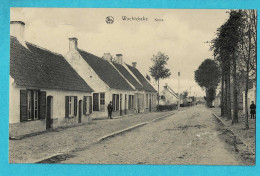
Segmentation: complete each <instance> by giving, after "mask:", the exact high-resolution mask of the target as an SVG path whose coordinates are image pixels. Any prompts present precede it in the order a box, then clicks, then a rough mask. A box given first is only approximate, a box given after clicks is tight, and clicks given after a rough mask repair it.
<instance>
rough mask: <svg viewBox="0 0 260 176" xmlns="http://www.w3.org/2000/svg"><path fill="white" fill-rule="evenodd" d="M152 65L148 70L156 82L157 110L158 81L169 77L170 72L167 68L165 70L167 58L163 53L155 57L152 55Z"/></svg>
mask: <svg viewBox="0 0 260 176" xmlns="http://www.w3.org/2000/svg"><path fill="white" fill-rule="evenodd" d="M151 60H152V62H153V65H152V67H150V68H149V71H150V73H151V76H152V77H153V78H154V79H155V81H157V83H158V97H157V98H158V108H159V100H160V99H159V97H160V95H159V93H160V92H159V86H160V79H165V78H168V77H170V76H171V72H170V70H169V69H168V68H166V65H167V62H168V60H169V57H168V56H167V55H165V54H164V53H161V52H158V53H157V55H153V57H152V59H151Z"/></svg>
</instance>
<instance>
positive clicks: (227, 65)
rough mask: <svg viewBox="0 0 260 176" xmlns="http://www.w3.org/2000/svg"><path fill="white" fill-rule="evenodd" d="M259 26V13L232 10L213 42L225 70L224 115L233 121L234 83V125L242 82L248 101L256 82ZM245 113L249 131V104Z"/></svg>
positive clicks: (223, 71)
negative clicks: (231, 83) (250, 89)
mask: <svg viewBox="0 0 260 176" xmlns="http://www.w3.org/2000/svg"><path fill="white" fill-rule="evenodd" d="M256 22H257V13H256V10H231V11H230V12H229V18H228V20H227V21H226V22H225V23H224V24H223V25H222V26H221V27H220V28H218V30H217V37H216V38H215V39H214V40H212V43H213V45H212V46H211V49H212V50H213V51H214V58H215V60H217V61H218V62H219V65H220V67H221V77H222V81H221V115H224V116H226V117H227V118H228V119H230V118H231V101H230V100H231V97H230V89H231V87H230V79H231V78H232V80H233V87H232V88H233V97H232V98H233V102H234V103H233V105H234V106H233V109H234V111H233V119H232V123H237V122H238V102H237V97H238V91H239V90H238V88H239V86H238V82H240V83H241V82H246V83H245V85H246V90H245V100H247V94H248V84H249V80H254V81H256V48H257V42H256V41H257V40H256V30H257V23H256ZM231 71H232V77H231V74H230V73H231ZM241 76H245V77H244V78H243V77H241ZM241 79H242V81H241ZM243 79H244V81H243ZM245 109H246V118H245V127H246V129H248V128H249V126H248V104H247V101H245Z"/></svg>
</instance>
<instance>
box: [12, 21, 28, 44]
mask: <svg viewBox="0 0 260 176" xmlns="http://www.w3.org/2000/svg"><path fill="white" fill-rule="evenodd" d="M24 26H25V23H24V22H22V21H11V22H10V35H11V36H14V37H16V38H17V40H18V41H20V42H21V43H23V42H24Z"/></svg>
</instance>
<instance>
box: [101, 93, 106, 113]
mask: <svg viewBox="0 0 260 176" xmlns="http://www.w3.org/2000/svg"><path fill="white" fill-rule="evenodd" d="M100 111H105V93H100Z"/></svg>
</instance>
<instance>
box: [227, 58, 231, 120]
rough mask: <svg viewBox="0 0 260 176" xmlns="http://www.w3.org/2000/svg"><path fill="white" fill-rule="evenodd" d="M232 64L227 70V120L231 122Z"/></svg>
mask: <svg viewBox="0 0 260 176" xmlns="http://www.w3.org/2000/svg"><path fill="white" fill-rule="evenodd" d="M231 119H232V117H231V94H230V63H229V66H228V70H227V120H231Z"/></svg>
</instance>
